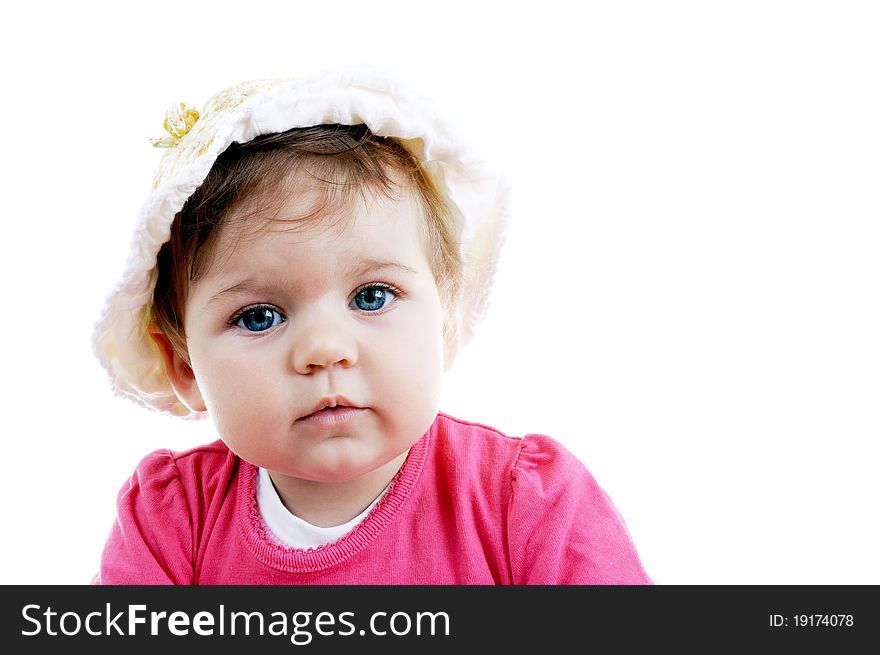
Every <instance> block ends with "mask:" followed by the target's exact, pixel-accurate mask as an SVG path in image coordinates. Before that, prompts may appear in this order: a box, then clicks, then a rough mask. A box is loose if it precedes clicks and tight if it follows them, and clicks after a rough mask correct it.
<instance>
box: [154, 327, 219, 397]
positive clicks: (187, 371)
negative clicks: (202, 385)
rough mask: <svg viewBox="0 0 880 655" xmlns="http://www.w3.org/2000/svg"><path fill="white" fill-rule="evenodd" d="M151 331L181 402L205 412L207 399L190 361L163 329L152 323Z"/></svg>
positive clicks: (167, 373)
mask: <svg viewBox="0 0 880 655" xmlns="http://www.w3.org/2000/svg"><path fill="white" fill-rule="evenodd" d="M149 333H150V338H151V339H152V340H153V343H155V344H156V347H157V348H158V349H159V352H160V353H162V359H163V360H164V361H165V373H166V375H168V380H169V382H171V388H172V389H174V393H175V394H177V397H178V399H180V402H182V403H183V404H184V405H186V406H187V408H188V409H189V410H190V411H193V412H204V411H205V410H206V407H205V401H204V400H203V399H202V392H201V390H200V389H199V385H198V383H197V382H196V377H195V375H194V374H193V370H192V367H191V366H190V365H189V362H188V361H187V360H186V359H185V358H184V357H183V356H181V354H180V353H179V352H177V349H176V348H175V347H174V346H173V345H172V344H171V341H170V340H169V339H168V337H167V336H166V335H165V333H164V332H162V330H160V329H159V328H157V327H156V326H154V325H151V326H150V328H149Z"/></svg>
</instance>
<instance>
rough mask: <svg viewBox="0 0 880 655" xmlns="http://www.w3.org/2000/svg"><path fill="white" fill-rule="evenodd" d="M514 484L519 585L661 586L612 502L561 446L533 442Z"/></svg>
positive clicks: (523, 448)
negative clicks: (649, 575)
mask: <svg viewBox="0 0 880 655" xmlns="http://www.w3.org/2000/svg"><path fill="white" fill-rule="evenodd" d="M511 477H512V491H511V500H510V506H509V508H508V519H507V520H508V526H507V527H508V532H507V533H508V539H509V547H510V559H511V569H512V570H511V573H512V576H513V582H514V584H591V585H596V584H619V585H628V584H653V581H652V580H651V579H650V578H649V577H648V575H647V573H645V570H644V568H643V567H642V563H641V561H640V559H639V556H638V553H637V552H636V548H635V545H634V544H633V542H632V539H631V538H630V535H629V531H628V530H627V528H626V524H625V523H624V520H623V518H622V517H621V515H620V513H619V512H618V511H617V509H616V508H615V506H614V504H613V503H612V502H611V499H610V498H609V497H608V496H607V495H606V494H605V492H604V491H603V490H602V489H601V487H599V485H598V484H597V483H596V481H595V480H594V479H593V476H592V475H591V474H590V473H589V471H588V470H587V469H586V467H585V466H584V465H583V463H581V461H580V460H579V459H578V458H577V457H575V455H573V454H572V453H571V452H569V451H568V450H566V449H565V448H564V447H563V446H562V445H561V444H559V443H558V442H557V441H555V440H553V439H551V438H550V437H546V436H542V435H528V436H526V437H525V438H523V439H522V441H521V443H520V451H519V455H518V457H517V459H516V462H515V463H514V465H513V469H512V475H511Z"/></svg>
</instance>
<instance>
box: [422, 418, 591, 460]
mask: <svg viewBox="0 0 880 655" xmlns="http://www.w3.org/2000/svg"><path fill="white" fill-rule="evenodd" d="M434 428H435V429H434V434H435V437H436V440H437V446H436V447H437V450H438V454H440V455H441V456H443V455H445V456H447V457H448V458H449V459H451V460H452V459H454V460H457V461H459V462H472V463H477V462H479V463H480V466H481V467H483V468H486V467H503V468H506V469H509V470H510V471H511V473H513V474H515V473H516V471H517V470H518V469H520V470H523V471H535V470H537V469H545V468H548V467H549V468H555V469H558V468H563V469H569V468H572V467H573V468H583V464H581V462H580V460H579V459H578V458H577V457H576V456H575V455H574V454H573V453H571V452H570V451H569V450H568V449H567V448H566V447H565V446H563V445H562V444H561V443H560V442H559V441H557V440H556V439H554V438H553V437H550V436H547V435H544V434H533V433H529V434H526V435H524V436H510V435H507V434H505V433H504V432H502V431H501V430H499V429H497V428H494V427H491V426H488V425H485V424H483V423H476V422H473V421H465V420H462V419H459V418H455V417H453V416H450V415H449V414H445V413H443V412H440V413H439V414H438V416H437V420H436V421H435V423H434Z"/></svg>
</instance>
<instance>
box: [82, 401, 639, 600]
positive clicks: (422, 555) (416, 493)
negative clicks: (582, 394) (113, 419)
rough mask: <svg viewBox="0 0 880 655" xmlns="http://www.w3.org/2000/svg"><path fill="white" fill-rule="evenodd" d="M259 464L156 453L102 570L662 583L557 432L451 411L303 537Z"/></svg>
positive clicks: (235, 577)
mask: <svg viewBox="0 0 880 655" xmlns="http://www.w3.org/2000/svg"><path fill="white" fill-rule="evenodd" d="M256 480H257V469H256V468H255V467H254V466H252V465H250V464H248V463H247V462H245V461H243V460H241V459H239V458H238V457H237V456H235V455H234V454H233V453H231V452H230V451H229V449H228V448H227V447H226V446H225V445H224V444H223V443H222V442H221V441H216V442H214V443H213V444H210V445H207V446H202V447H200V448H195V449H193V450H188V451H185V452H171V451H168V450H160V451H156V452H154V453H151V454H150V455H147V456H146V457H145V458H144V459H143V460H142V461H141V462H140V464H139V465H138V467H137V470H136V471H135V472H134V475H133V476H132V477H131V479H130V480H129V481H128V482H127V483H126V484H125V485H124V486H123V488H122V490H121V491H120V493H119V498H118V509H117V518H116V521H115V523H114V525H113V528H112V530H111V533H110V537H109V539H108V540H107V544H106V546H105V548H104V554H103V557H102V561H101V570H100V572H99V574H98V575H96V576H95V579H94V582H95V583H98V584H651V582H652V581H651V579H650V578H649V577H648V575H647V574H646V573H645V570H644V569H643V567H642V564H641V562H640V561H639V557H638V554H637V552H636V549H635V547H634V545H633V543H632V541H631V539H630V536H629V533H628V531H627V529H626V525H625V523H624V521H623V519H622V518H621V516H620V514H619V513H618V512H617V510H616V509H615V507H614V505H613V503H612V502H611V500H610V499H609V498H608V496H607V495H606V494H605V493H604V491H602V489H601V488H600V487H599V486H598V485H597V484H596V482H595V480H594V479H593V477H592V476H591V475H590V473H589V472H588V471H587V469H586V468H585V467H584V465H583V464H582V463H581V462H580V461H579V460H578V459H577V458H576V457H575V456H574V455H573V454H572V453H570V452H569V451H568V450H566V449H565V448H564V447H563V446H562V445H561V444H559V443H558V442H556V441H554V440H553V439H551V438H550V437H546V436H542V435H528V436H526V437H524V438H522V439H520V438H514V437H508V436H506V435H504V434H502V433H501V432H499V431H498V430H495V429H494V428H490V427H487V426H484V425H480V424H477V423H470V422H467V421H461V420H459V419H456V418H452V417H451V416H448V415H446V414H443V413H440V414H438V415H437V418H436V420H435V421H434V423H433V424H432V425H431V428H430V429H429V430H428V432H427V433H426V434H425V435H424V436H423V437H422V438H421V439H420V440H419V441H418V442H417V443H416V444H415V445H414V446H413V447H412V448H411V450H410V453H409V456H408V457H407V459H406V462H405V463H404V464H403V466H402V467H401V469H400V471H399V472H398V473H397V475H396V476H395V478H394V480H393V481H392V483H391V486H390V488H389V489H388V491H387V492H386V494H385V495H384V496H383V497H382V499H381V500H380V502H379V503H378V504H377V505H376V506H375V507H374V508H373V510H372V511H371V512H370V513H369V515H368V516H367V517H366V519H364V521H363V522H361V523H360V524H358V525H357V527H355V528H354V529H353V530H352V531H351V532H349V533H348V534H347V535H345V536H344V537H342V538H341V539H339V540H338V541H335V542H333V543H331V544H327V545H324V546H320V547H318V548H313V549H308V550H300V549H291V548H287V547H284V546H281V545H279V544H277V543H276V542H275V541H273V540H272V539H271V538H270V537H269V536H268V535H267V534H266V531H265V528H264V526H263V524H262V520H261V518H260V511H259V507H258V506H257V501H256Z"/></svg>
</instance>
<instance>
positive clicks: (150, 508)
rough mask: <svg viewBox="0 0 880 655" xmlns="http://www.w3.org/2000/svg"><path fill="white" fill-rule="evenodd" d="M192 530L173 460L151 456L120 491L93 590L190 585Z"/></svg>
mask: <svg viewBox="0 0 880 655" xmlns="http://www.w3.org/2000/svg"><path fill="white" fill-rule="evenodd" d="M192 580H193V529H192V519H191V516H190V512H189V509H188V505H187V502H186V497H185V493H184V488H183V485H182V484H181V481H180V478H179V474H178V471H177V466H176V465H175V462H174V458H173V457H172V455H171V452H170V451H168V450H158V451H156V452H154V453H151V454H150V455H147V456H146V457H145V458H144V459H143V460H141V462H140V463H139V464H138V466H137V469H136V470H135V472H134V474H133V475H132V476H131V479H129V480H128V482H126V483H125V484H124V485H123V487H122V489H121V490H120V491H119V495H118V497H117V502H116V520H115V521H114V524H113V527H112V528H111V530H110V536H109V538H108V539H107V542H106V544H105V546H104V552H103V555H102V557H101V568H100V571H99V573H98V574H97V575H96V576H95V577H94V578H93V579H92V583H93V584H103V585H135V584H143V585H160V584H191V583H192Z"/></svg>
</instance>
